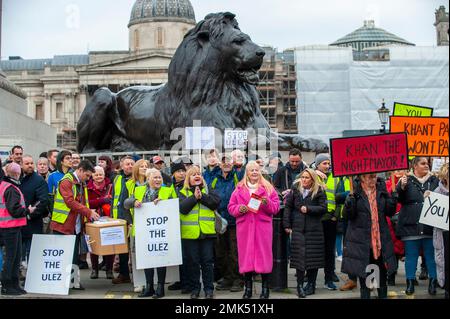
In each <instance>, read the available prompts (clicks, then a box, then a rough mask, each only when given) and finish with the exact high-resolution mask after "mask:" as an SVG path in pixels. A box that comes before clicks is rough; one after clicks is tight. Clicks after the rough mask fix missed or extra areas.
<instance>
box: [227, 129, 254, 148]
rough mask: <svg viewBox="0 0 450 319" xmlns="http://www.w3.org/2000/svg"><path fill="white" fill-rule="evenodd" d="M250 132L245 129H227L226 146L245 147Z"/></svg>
mask: <svg viewBox="0 0 450 319" xmlns="http://www.w3.org/2000/svg"><path fill="white" fill-rule="evenodd" d="M247 140H248V132H247V131H243V130H225V137H224V143H223V145H224V147H225V148H227V149H229V148H232V149H240V148H245V146H246V144H247Z"/></svg>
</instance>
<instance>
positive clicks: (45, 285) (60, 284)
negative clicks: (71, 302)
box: [25, 235, 75, 295]
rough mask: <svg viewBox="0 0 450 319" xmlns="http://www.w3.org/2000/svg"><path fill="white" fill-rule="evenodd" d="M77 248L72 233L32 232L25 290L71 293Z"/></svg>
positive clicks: (43, 292) (39, 292) (40, 292)
mask: <svg viewBox="0 0 450 319" xmlns="http://www.w3.org/2000/svg"><path fill="white" fill-rule="evenodd" d="M74 248H75V236H73V235H33V240H32V242H31V252H30V260H29V262H28V270H27V278H26V281H25V290H26V291H27V292H28V293H37V294H48V295H68V294H69V287H70V280H71V271H72V258H73V250H74Z"/></svg>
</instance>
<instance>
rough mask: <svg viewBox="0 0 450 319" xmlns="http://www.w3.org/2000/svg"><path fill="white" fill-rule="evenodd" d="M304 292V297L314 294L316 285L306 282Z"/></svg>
mask: <svg viewBox="0 0 450 319" xmlns="http://www.w3.org/2000/svg"><path fill="white" fill-rule="evenodd" d="M303 290H304V291H305V295H307V296H309V295H314V294H315V293H316V284H315V283H312V282H308V283H307V284H306V286H305V288H304V289H303Z"/></svg>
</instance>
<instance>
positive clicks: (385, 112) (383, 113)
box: [377, 99, 389, 133]
mask: <svg viewBox="0 0 450 319" xmlns="http://www.w3.org/2000/svg"><path fill="white" fill-rule="evenodd" d="M385 104H386V103H384V99H383V102H382V103H381V107H380V108H379V109H378V110H377V112H378V116H379V117H380V122H381V133H385V132H386V124H387V123H388V122H389V109H388V108H386V106H385Z"/></svg>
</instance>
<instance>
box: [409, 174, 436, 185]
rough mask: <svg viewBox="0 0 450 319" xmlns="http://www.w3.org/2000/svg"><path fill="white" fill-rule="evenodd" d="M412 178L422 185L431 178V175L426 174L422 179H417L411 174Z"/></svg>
mask: <svg viewBox="0 0 450 319" xmlns="http://www.w3.org/2000/svg"><path fill="white" fill-rule="evenodd" d="M412 176H414V177H415V178H416V179H417V180H418V181H419V183H420V184H422V185H423V184H425V183H426V182H427V180H428V179H429V178H430V177H431V173H428V174H427V175H425V176H424V177H417V176H416V175H414V173H413V174H412Z"/></svg>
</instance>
